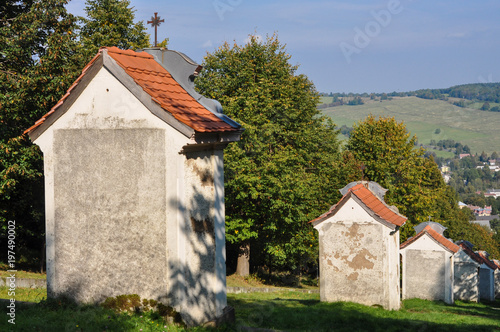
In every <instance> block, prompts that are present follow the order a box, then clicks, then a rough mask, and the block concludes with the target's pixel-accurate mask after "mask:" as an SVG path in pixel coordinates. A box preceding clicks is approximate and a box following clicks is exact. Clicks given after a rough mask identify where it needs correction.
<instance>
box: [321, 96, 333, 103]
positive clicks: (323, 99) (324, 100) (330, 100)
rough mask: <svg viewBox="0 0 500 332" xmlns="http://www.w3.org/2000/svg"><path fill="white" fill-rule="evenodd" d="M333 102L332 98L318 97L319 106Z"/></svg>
mask: <svg viewBox="0 0 500 332" xmlns="http://www.w3.org/2000/svg"><path fill="white" fill-rule="evenodd" d="M332 102H333V97H326V96H321V97H319V103H318V104H319V105H321V104H331V103H332Z"/></svg>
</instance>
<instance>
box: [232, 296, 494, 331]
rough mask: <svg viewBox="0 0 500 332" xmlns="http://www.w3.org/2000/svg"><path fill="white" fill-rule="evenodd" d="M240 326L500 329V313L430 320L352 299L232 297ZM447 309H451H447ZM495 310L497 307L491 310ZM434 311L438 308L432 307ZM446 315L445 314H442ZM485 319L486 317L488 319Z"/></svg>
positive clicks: (417, 329)
mask: <svg viewBox="0 0 500 332" xmlns="http://www.w3.org/2000/svg"><path fill="white" fill-rule="evenodd" d="M230 304H231V305H232V306H234V307H235V310H236V320H237V325H238V326H240V327H241V326H251V327H258V328H267V329H275V330H282V331H350V332H351V331H419V332H424V331H429V332H431V331H432V332H434V331H496V330H498V331H500V316H499V315H496V316H491V315H489V312H488V309H485V310H484V312H483V314H484V315H483V314H481V312H482V309H481V310H480V314H479V315H476V314H473V316H478V320H471V321H470V322H464V321H463V319H457V320H452V319H450V320H449V321H444V322H440V323H436V322H429V321H427V320H426V319H428V317H426V315H428V314H427V313H422V314H418V313H407V312H406V313H405V312H404V311H387V310H384V309H381V308H374V307H367V306H362V305H359V304H355V303H350V302H335V303H326V302H318V301H315V300H293V299H292V300H291V299H280V298H278V299H274V300H240V299H234V298H232V299H231V300H230ZM446 309H448V308H446ZM491 311H495V310H491ZM432 312H433V313H434V314H436V313H439V310H433V311H432ZM443 314H444V313H443ZM488 318H489V320H487V321H486V322H485V321H484V319H488Z"/></svg>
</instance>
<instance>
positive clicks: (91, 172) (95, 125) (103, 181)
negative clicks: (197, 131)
mask: <svg viewBox="0 0 500 332" xmlns="http://www.w3.org/2000/svg"><path fill="white" fill-rule="evenodd" d="M35 143H36V144H38V145H40V147H41V149H42V151H43V152H44V167H45V190H46V192H45V196H46V212H47V213H46V226H47V283H48V294H49V296H55V295H58V294H66V295H69V296H72V297H74V298H75V299H76V300H78V301H82V302H96V301H101V300H103V299H104V298H105V297H108V296H116V295H119V294H132V293H136V294H139V295H140V296H141V297H144V298H153V299H158V300H161V301H162V302H164V303H166V304H170V305H173V306H174V307H175V308H176V309H177V310H178V311H179V312H181V314H182V315H183V318H184V319H185V320H186V321H187V322H188V323H189V324H191V325H194V324H199V323H202V322H204V321H206V320H210V319H213V318H215V317H216V316H217V315H220V314H221V313H222V309H223V308H224V307H225V306H226V304H227V303H226V293H225V247H224V203H223V197H224V191H223V167H222V151H221V150H215V151H214V150H212V151H210V150H208V151H204V152H199V153H191V154H183V153H180V152H181V150H182V147H183V146H185V145H186V144H187V143H190V141H189V139H188V138H187V137H185V136H184V135H182V134H181V133H179V132H178V131H176V130H175V129H173V128H172V127H170V126H169V125H167V124H165V122H163V121H162V120H160V119H159V118H157V117H156V116H155V115H153V114H151V112H150V111H149V110H148V109H146V108H145V107H144V106H143V105H142V104H141V103H140V102H139V101H138V100H137V99H136V98H135V97H134V96H133V95H131V94H130V93H129V91H128V90H127V89H126V88H125V87H124V86H123V85H122V84H121V83H120V82H119V81H117V80H116V79H115V78H114V77H113V76H112V75H111V74H110V73H109V72H108V71H107V70H106V69H105V68H103V69H101V70H100V71H99V73H98V74H97V75H96V77H95V78H94V79H93V80H92V81H91V82H90V84H89V85H88V87H87V88H86V89H85V91H84V92H83V93H82V94H81V95H80V97H79V98H78V99H77V100H76V102H75V103H74V104H73V105H72V107H71V108H70V109H69V110H68V111H67V112H66V113H65V114H64V115H62V117H61V118H59V119H58V120H57V121H56V122H55V123H54V124H53V125H52V126H51V127H49V128H48V129H47V130H46V131H45V132H44V133H43V134H42V135H41V136H40V137H38V139H37V140H36V141H35ZM191 143H192V142H191ZM196 225H198V226H199V227H198V226H196ZM200 225H201V226H200ZM200 227H201V228H200ZM221 227H222V229H221ZM216 267H217V268H218V269H219V270H218V269H217V268H216ZM221 267H223V270H222V271H220V269H221Z"/></svg>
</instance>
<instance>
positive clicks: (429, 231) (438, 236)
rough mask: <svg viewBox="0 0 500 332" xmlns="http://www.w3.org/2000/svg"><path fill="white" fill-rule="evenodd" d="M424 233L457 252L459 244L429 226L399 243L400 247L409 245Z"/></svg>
mask: <svg viewBox="0 0 500 332" xmlns="http://www.w3.org/2000/svg"><path fill="white" fill-rule="evenodd" d="M424 234H427V235H429V236H430V237H432V238H433V239H434V240H436V241H437V242H438V243H439V244H441V245H442V246H443V247H445V248H447V249H448V250H450V251H451V252H453V253H456V252H458V250H460V247H459V246H457V245H456V244H455V243H453V242H451V241H450V240H448V239H447V238H445V237H444V236H442V235H441V234H439V233H438V232H436V231H435V230H434V229H433V228H432V227H431V226H426V227H425V228H424V229H423V230H422V231H421V232H420V233H418V234H417V235H415V236H414V237H411V238H409V239H408V240H406V241H405V242H404V243H402V244H401V246H400V248H401V249H404V248H406V247H407V246H409V245H410V244H412V243H414V242H415V241H416V240H418V239H419V238H421V237H422V236H423V235H424Z"/></svg>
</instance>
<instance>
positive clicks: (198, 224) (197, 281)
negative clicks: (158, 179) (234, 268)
mask: <svg viewBox="0 0 500 332" xmlns="http://www.w3.org/2000/svg"><path fill="white" fill-rule="evenodd" d="M191 193H192V195H191V199H190V201H189V202H188V204H187V206H186V205H183V204H182V203H181V202H179V201H178V200H172V201H171V202H170V205H171V207H175V208H176V209H177V210H178V213H179V214H181V215H182V216H183V218H181V219H178V220H181V221H182V222H181V224H180V225H179V234H178V236H179V239H178V244H180V245H179V252H178V254H179V259H178V260H170V261H169V264H168V271H169V279H170V285H169V289H170V294H168V303H169V304H170V305H171V306H172V307H174V308H177V309H178V311H180V313H181V315H182V317H183V319H184V321H185V323H186V324H187V325H188V326H193V325H199V324H200V323H204V322H208V321H211V320H214V319H215V318H217V301H218V300H219V301H221V300H220V298H223V301H222V302H223V303H221V304H220V306H226V301H225V298H226V290H225V280H226V274H225V268H224V267H223V268H222V269H221V267H220V266H219V267H218V268H217V259H216V256H217V255H221V254H223V252H222V250H223V249H224V248H218V246H216V243H217V239H219V240H220V239H222V241H223V240H224V237H225V230H224V225H222V228H221V225H217V224H216V218H215V213H217V211H215V208H214V201H213V199H211V198H207V197H206V196H205V195H204V194H203V193H202V192H201V191H200V190H199V189H198V188H197V187H195V186H192V187H191ZM222 220H223V219H222ZM161 300H163V299H161ZM221 309H222V308H220V310H221Z"/></svg>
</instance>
